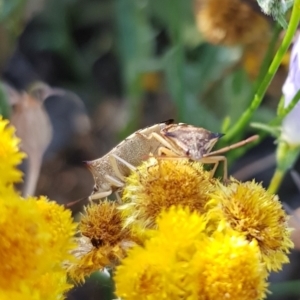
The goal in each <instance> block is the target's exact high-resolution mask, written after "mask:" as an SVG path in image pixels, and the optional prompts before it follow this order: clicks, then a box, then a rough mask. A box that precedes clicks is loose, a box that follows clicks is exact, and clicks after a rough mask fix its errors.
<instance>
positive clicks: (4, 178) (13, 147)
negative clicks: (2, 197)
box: [0, 116, 25, 186]
mask: <svg viewBox="0 0 300 300" xmlns="http://www.w3.org/2000/svg"><path fill="white" fill-rule="evenodd" d="M8 123H9V122H8V121H7V120H4V119H2V117H1V116H0V184H1V186H5V185H6V184H8V183H14V182H19V181H21V179H22V173H21V172H20V171H19V170H18V169H17V168H16V167H17V166H18V165H19V164H20V163H21V161H22V159H23V158H24V157H25V154H24V153H23V152H20V151H19V143H20V140H19V139H18V138H17V137H16V136H15V129H14V128H13V127H11V126H8Z"/></svg>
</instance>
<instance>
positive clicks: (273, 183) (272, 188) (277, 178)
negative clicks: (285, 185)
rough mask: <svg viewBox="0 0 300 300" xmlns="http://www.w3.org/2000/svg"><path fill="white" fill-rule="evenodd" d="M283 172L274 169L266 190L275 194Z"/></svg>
mask: <svg viewBox="0 0 300 300" xmlns="http://www.w3.org/2000/svg"><path fill="white" fill-rule="evenodd" d="M284 175H285V172H284V171H282V170H279V169H276V171H275V173H274V174H273V177H272V179H271V182H270V185H269V187H268V192H269V193H271V194H276V193H277V191H278V189H279V187H280V185H281V182H282V180H283V178H284Z"/></svg>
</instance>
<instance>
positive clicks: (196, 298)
mask: <svg viewBox="0 0 300 300" xmlns="http://www.w3.org/2000/svg"><path fill="white" fill-rule="evenodd" d="M197 246H198V249H197V250H198V251H197V252H196V254H195V256H194V257H193V258H192V260H191V261H190V262H189V266H190V267H189V272H188V273H187V274H186V275H187V276H186V278H185V283H186V286H187V289H188V290H189V291H190V297H189V298H188V299H190V300H215V299H232V300H259V299H263V298H264V297H265V296H266V291H267V283H266V278H267V272H266V268H265V265H264V264H263V263H262V262H261V257H260V251H259V248H258V246H257V243H256V241H255V240H253V241H252V242H250V243H249V242H248V241H247V240H246V239H245V237H244V236H242V235H241V234H238V233H237V232H234V231H233V230H227V231H225V232H216V233H215V234H214V235H213V236H212V237H210V238H207V239H206V240H203V241H201V242H200V243H198V245H197Z"/></svg>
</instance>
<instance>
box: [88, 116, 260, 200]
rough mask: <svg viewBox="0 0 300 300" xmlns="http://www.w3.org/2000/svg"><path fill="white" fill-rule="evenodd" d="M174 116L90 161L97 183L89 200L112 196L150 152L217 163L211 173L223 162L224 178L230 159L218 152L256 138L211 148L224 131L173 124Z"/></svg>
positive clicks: (167, 156) (139, 131)
mask: <svg viewBox="0 0 300 300" xmlns="http://www.w3.org/2000/svg"><path fill="white" fill-rule="evenodd" d="M172 122H173V120H168V121H166V122H163V123H159V124H155V125H153V126H150V127H147V128H144V129H140V130H138V131H136V132H134V133H133V134H131V135H130V136H129V137H127V138H126V139H125V140H124V141H122V142H121V143H120V144H119V145H117V146H116V147H115V148H113V149H112V150H111V151H110V152H108V153H107V154H106V155H104V156H103V157H101V158H98V159H96V160H93V161H89V162H87V164H88V167H89V169H90V170H91V172H92V174H93V176H94V180H95V186H94V191H93V193H92V195H91V196H90V200H98V199H101V198H104V197H106V196H109V195H110V194H111V193H112V192H115V191H118V190H120V189H121V188H122V187H123V186H124V180H125V177H126V176H128V175H129V173H130V171H135V170H136V168H135V167H136V166H138V165H139V164H140V163H141V162H142V160H143V159H144V158H145V157H147V156H148V155H149V154H150V153H152V154H153V155H158V156H162V157H163V158H164V157H166V158H170V159H172V158H174V157H175V158H189V159H191V160H196V161H201V162H202V163H205V164H214V167H213V169H212V171H211V176H213V175H214V173H215V171H216V169H217V167H218V164H219V163H220V162H221V161H223V162H224V175H223V180H224V181H226V180H227V160H226V158H225V156H220V155H219V154H221V153H224V152H226V151H229V150H231V149H234V148H237V147H241V146H243V145H245V144H247V143H249V142H252V141H254V140H255V139H257V138H258V136H252V137H250V138H248V139H246V140H244V141H241V142H239V143H236V144H233V145H231V146H228V147H225V148H222V149H220V150H217V151H214V152H211V150H212V148H213V146H214V145H215V143H216V142H217V141H218V140H219V138H220V137H222V136H223V135H224V134H222V133H213V132H210V131H208V130H206V129H204V128H201V127H195V126H193V125H188V124H184V123H178V124H172Z"/></svg>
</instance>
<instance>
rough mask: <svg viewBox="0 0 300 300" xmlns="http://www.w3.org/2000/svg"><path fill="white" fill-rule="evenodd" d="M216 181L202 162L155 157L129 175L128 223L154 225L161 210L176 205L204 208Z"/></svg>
mask: <svg viewBox="0 0 300 300" xmlns="http://www.w3.org/2000/svg"><path fill="white" fill-rule="evenodd" d="M214 183H215V181H214V179H210V173H209V172H206V171H204V170H203V168H202V165H201V164H200V163H198V162H190V161H189V160H187V159H180V160H179V159H158V160H157V159H155V158H154V157H151V158H150V159H149V160H148V161H146V162H144V163H143V164H142V165H141V166H139V167H138V168H137V171H136V172H134V173H132V174H131V175H130V176H129V177H128V178H127V181H126V185H125V189H124V193H123V197H122V199H123V201H124V202H125V204H124V205H122V207H121V209H122V212H123V215H124V216H125V218H126V221H125V224H126V225H128V224H131V223H135V224H137V223H138V224H140V227H141V228H153V227H155V219H156V218H157V216H158V215H159V213H160V212H161V211H163V210H164V209H168V208H170V207H171V206H173V205H175V206H176V205H181V206H186V207H189V208H190V210H191V211H198V212H200V213H201V212H204V207H205V204H206V202H207V200H208V194H209V193H210V192H212V191H213V190H214Z"/></svg>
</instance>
